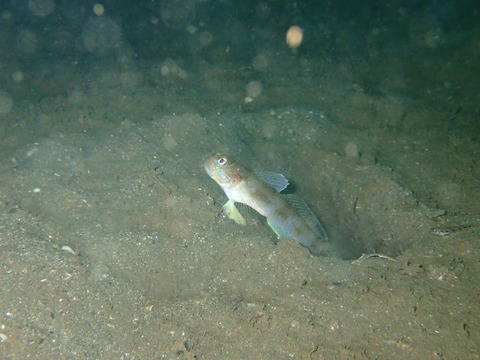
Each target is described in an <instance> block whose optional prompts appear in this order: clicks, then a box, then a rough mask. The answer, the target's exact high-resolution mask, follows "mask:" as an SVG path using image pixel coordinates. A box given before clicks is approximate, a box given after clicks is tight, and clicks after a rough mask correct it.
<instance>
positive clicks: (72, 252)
mask: <svg viewBox="0 0 480 360" xmlns="http://www.w3.org/2000/svg"><path fill="white" fill-rule="evenodd" d="M62 250H63V251H66V252H69V253H70V254H73V255H75V251H73V249H72V248H71V247H70V246H66V245H64V246H62Z"/></svg>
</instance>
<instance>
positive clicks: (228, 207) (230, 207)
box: [222, 200, 247, 225]
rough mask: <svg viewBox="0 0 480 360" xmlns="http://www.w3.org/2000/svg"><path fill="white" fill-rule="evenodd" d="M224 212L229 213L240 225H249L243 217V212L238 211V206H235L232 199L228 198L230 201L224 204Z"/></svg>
mask: <svg viewBox="0 0 480 360" xmlns="http://www.w3.org/2000/svg"><path fill="white" fill-rule="evenodd" d="M222 209H223V213H224V214H225V215H227V216H228V217H229V218H230V219H232V220H233V221H235V222H236V223H237V224H239V225H247V221H246V220H245V218H244V217H243V215H242V214H240V212H239V211H238V209H237V207H236V206H235V202H234V201H232V200H228V202H227V203H226V204H225V205H223V207H222Z"/></svg>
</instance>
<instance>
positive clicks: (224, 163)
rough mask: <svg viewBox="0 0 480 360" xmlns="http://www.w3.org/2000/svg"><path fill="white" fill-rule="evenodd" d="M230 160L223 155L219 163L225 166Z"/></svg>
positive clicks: (218, 160)
mask: <svg viewBox="0 0 480 360" xmlns="http://www.w3.org/2000/svg"><path fill="white" fill-rule="evenodd" d="M227 162H228V159H227V158H226V157H225V156H221V157H219V158H218V159H217V164H218V165H220V166H225V165H226V164H227Z"/></svg>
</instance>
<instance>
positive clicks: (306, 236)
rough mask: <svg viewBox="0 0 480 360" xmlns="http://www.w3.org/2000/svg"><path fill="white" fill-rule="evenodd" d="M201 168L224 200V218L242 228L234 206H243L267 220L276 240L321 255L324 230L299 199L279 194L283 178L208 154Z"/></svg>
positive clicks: (220, 155) (221, 156)
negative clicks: (221, 190)
mask: <svg viewBox="0 0 480 360" xmlns="http://www.w3.org/2000/svg"><path fill="white" fill-rule="evenodd" d="M203 165H204V168H205V171H206V172H207V174H208V175H209V176H210V177H211V178H212V179H213V180H215V182H217V184H218V185H220V187H221V188H222V189H223V191H224V193H225V195H227V197H228V201H227V202H226V203H225V205H223V207H222V209H223V212H224V213H225V215H227V217H229V218H230V219H232V220H233V221H235V222H236V223H237V224H240V225H246V223H247V222H246V220H245V218H244V217H243V215H242V214H241V213H240V211H239V210H238V209H237V207H236V206H235V204H236V203H241V204H245V205H247V206H249V207H251V208H252V209H254V210H255V211H257V212H258V213H259V214H260V215H262V216H264V217H265V218H266V219H267V224H268V225H269V226H270V227H271V228H272V230H273V231H274V232H275V234H276V235H277V237H278V238H280V239H290V240H295V241H297V242H298V243H299V244H300V245H302V246H304V247H306V248H307V249H308V250H309V251H310V252H311V253H312V254H313V255H316V256H319V255H323V254H325V249H326V247H327V242H328V235H327V233H326V231H325V229H324V228H323V226H322V224H321V223H320V221H319V220H318V219H317V218H316V216H315V215H314V214H313V212H312V211H311V210H310V209H309V208H308V206H307V205H306V203H305V202H304V201H303V200H302V199H301V198H300V197H297V196H294V195H293V194H288V196H287V195H284V196H282V194H280V192H281V191H283V190H284V189H285V188H286V187H287V186H288V184H289V183H288V180H287V179H286V178H285V177H284V176H283V175H281V174H277V173H271V172H265V173H254V172H252V171H250V170H248V169H247V168H244V167H243V166H241V165H239V164H237V163H235V162H233V161H232V160H231V159H230V158H229V157H228V156H227V155H225V154H222V153H213V154H210V155H209V156H208V157H207V158H206V159H205V160H204V163H203ZM301 215H302V216H301Z"/></svg>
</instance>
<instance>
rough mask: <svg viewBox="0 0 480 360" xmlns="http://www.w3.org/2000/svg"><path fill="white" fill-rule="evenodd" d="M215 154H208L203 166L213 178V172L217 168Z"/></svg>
mask: <svg viewBox="0 0 480 360" xmlns="http://www.w3.org/2000/svg"><path fill="white" fill-rule="evenodd" d="M214 156H215V154H210V155H208V156H207V157H206V158H205V160H203V168H204V169H205V171H206V172H207V174H208V176H210V177H211V178H213V172H214V170H215V158H214Z"/></svg>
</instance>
